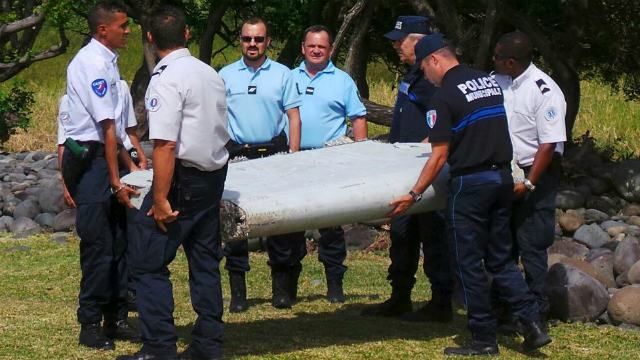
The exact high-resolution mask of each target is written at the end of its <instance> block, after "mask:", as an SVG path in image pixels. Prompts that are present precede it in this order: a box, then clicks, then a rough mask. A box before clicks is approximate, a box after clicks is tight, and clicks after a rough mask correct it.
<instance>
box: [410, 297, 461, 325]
mask: <svg viewBox="0 0 640 360" xmlns="http://www.w3.org/2000/svg"><path fill="white" fill-rule="evenodd" d="M400 318H401V319H402V320H406V321H412V322H439V323H448V322H451V320H453V309H452V308H451V301H449V303H444V304H441V303H439V304H436V303H435V302H433V301H429V302H428V303H427V304H426V305H425V306H423V307H421V308H420V309H418V310H416V311H414V312H412V313H406V314H403V315H402V316H401V317H400Z"/></svg>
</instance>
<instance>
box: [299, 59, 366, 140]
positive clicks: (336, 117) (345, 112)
mask: <svg viewBox="0 0 640 360" xmlns="http://www.w3.org/2000/svg"><path fill="white" fill-rule="evenodd" d="M291 73H292V75H293V81H294V83H295V89H296V92H297V94H298V96H300V98H301V100H302V105H301V106H300V119H301V120H302V137H301V140H300V147H301V148H302V149H313V148H320V147H323V146H324V144H325V143H326V142H328V141H331V140H334V139H337V138H339V137H340V136H344V135H345V134H346V132H347V124H346V122H345V120H346V119H355V118H359V117H362V116H365V115H366V114H367V109H366V108H365V107H364V104H362V101H361V100H360V96H359V95H358V88H357V87H356V84H355V83H354V82H353V79H351V77H350V76H349V75H348V74H347V73H345V72H344V71H342V70H340V69H338V68H336V67H335V66H334V65H333V63H332V62H329V63H328V64H327V67H326V68H325V69H324V70H322V71H320V72H318V73H317V74H316V75H315V76H314V77H313V78H311V77H310V76H309V73H307V70H306V66H305V62H304V61H303V62H302V63H301V64H300V66H298V67H297V68H295V69H293V70H292V71H291Z"/></svg>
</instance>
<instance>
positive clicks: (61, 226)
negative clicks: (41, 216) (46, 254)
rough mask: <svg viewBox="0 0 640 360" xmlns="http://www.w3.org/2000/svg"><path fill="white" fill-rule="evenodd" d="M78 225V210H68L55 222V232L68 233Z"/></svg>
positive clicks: (61, 213)
mask: <svg viewBox="0 0 640 360" xmlns="http://www.w3.org/2000/svg"><path fill="white" fill-rule="evenodd" d="M75 225H76V209H66V210H63V211H62V212H60V213H59V214H58V215H56V217H55V219H54V220H53V231H67V230H69V229H71V228H72V227H73V226H75Z"/></svg>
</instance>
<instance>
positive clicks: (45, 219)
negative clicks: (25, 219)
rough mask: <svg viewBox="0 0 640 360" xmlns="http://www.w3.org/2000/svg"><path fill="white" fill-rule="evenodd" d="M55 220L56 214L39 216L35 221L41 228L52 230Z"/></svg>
mask: <svg viewBox="0 0 640 360" xmlns="http://www.w3.org/2000/svg"><path fill="white" fill-rule="evenodd" d="M55 218H56V214H52V213H41V214H38V215H37V216H36V217H35V218H34V219H33V220H34V221H35V222H36V223H37V224H38V225H40V226H43V227H48V228H52V227H53V222H54V220H55Z"/></svg>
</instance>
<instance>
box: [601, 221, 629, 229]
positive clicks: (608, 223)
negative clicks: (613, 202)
mask: <svg viewBox="0 0 640 360" xmlns="http://www.w3.org/2000/svg"><path fill="white" fill-rule="evenodd" d="M620 226H627V224H625V223H624V222H623V221H618V220H606V221H603V222H602V224H600V227H601V228H602V230H604V231H608V230H609V229H610V228H612V227H620Z"/></svg>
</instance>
